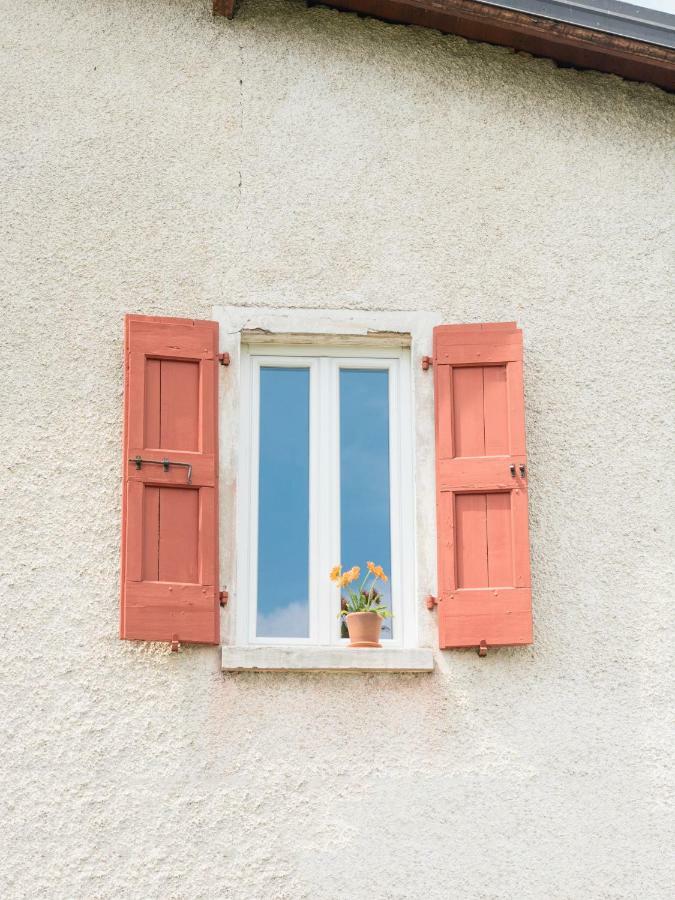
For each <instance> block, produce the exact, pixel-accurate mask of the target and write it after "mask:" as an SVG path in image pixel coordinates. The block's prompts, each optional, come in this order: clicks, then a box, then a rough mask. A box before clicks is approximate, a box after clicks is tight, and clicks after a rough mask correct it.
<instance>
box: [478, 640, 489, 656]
mask: <svg viewBox="0 0 675 900" xmlns="http://www.w3.org/2000/svg"><path fill="white" fill-rule="evenodd" d="M478 655H479V656H487V644H486V643H485V641H481V642H480V644H479V645H478Z"/></svg>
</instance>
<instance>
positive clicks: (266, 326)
mask: <svg viewBox="0 0 675 900" xmlns="http://www.w3.org/2000/svg"><path fill="white" fill-rule="evenodd" d="M213 318H214V319H215V320H216V321H218V323H219V325H220V329H219V330H220V347H219V350H220V352H226V353H229V355H230V365H229V366H228V367H227V368H224V369H223V370H222V372H223V374H222V376H221V379H220V385H219V391H220V393H219V408H220V411H219V443H220V446H219V461H220V462H219V477H220V489H219V492H220V496H219V502H220V533H221V539H220V556H221V560H220V562H221V578H222V580H223V582H224V584H223V587H225V586H226V587H227V590H228V593H229V598H230V599H229V601H228V604H227V607H226V608H225V610H224V611H223V613H222V623H221V624H222V627H221V634H222V635H223V646H222V668H223V670H224V671H246V670H251V671H255V670H258V671H352V672H358V671H371V672H372V671H380V672H422V671H431V669H432V668H433V650H432V646H433V645H434V642H435V634H436V627H435V626H436V622H435V616H432V615H431V614H430V613H429V611H428V610H427V609H426V606H425V603H424V597H425V596H426V595H427V594H429V593H434V587H435V583H436V546H435V501H434V499H433V498H434V496H435V494H434V491H435V483H434V478H435V473H434V464H435V460H434V424H433V423H434V418H433V417H434V405H433V377H432V373H431V371H429V372H424V371H422V368H421V365H420V360H421V357H422V356H425V355H429V354H430V353H431V347H432V337H433V328H434V326H436V325H439V324H441V321H442V320H441V318H440V316H439V314H438V313H429V312H416V311H412V310H405V311H400V310H391V311H381V310H377V311H367V310H345V309H326V308H322V309H316V308H293V309H289V308H279V307H260V306H257V307H245V306H215V307H214V309H213ZM243 341H247V342H248V341H251V342H256V343H265V344H274V343H277V344H284V345H288V344H293V343H314V344H322V343H324V344H329V345H330V344H332V345H345V344H354V345H359V346H373V347H381V348H384V347H387V346H396V347H402V346H407V347H410V354H411V367H412V380H411V389H412V398H411V405H412V411H413V418H414V447H413V468H414V505H415V519H416V526H417V527H416V540H415V551H414V555H415V560H414V563H415V564H414V572H415V574H414V584H415V598H416V601H415V607H416V610H417V620H418V621H417V625H418V628H417V629H416V630H417V634H418V638H417V646H414V647H403V648H392V649H385V648H383V649H382V650H364V649H355V648H349V647H322V646H295V647H280V646H263V647H261V646H245V645H243V644H242V643H241V642H238V641H237V634H238V632H237V537H236V536H237V534H239V533H242V528H241V519H240V515H239V514H238V511H237V490H236V485H237V481H238V477H239V465H240V458H239V457H240V453H239V440H240V428H241V426H240V415H241V405H240V389H241V381H240V379H241V344H242V342H243Z"/></svg>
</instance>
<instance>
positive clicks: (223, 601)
mask: <svg viewBox="0 0 675 900" xmlns="http://www.w3.org/2000/svg"><path fill="white" fill-rule="evenodd" d="M218 599H219V600H220V605H221V606H225V605H226V604H227V601H228V600H229V599H230V594H229V591H221V592H220V593H219V594H218Z"/></svg>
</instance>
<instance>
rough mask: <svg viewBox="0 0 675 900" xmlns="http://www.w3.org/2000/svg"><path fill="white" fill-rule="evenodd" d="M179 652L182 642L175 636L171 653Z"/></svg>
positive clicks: (172, 640)
mask: <svg viewBox="0 0 675 900" xmlns="http://www.w3.org/2000/svg"><path fill="white" fill-rule="evenodd" d="M179 650H180V641H179V640H178V635H177V634H174V636H173V637H172V638H171V652H172V653H178V651H179Z"/></svg>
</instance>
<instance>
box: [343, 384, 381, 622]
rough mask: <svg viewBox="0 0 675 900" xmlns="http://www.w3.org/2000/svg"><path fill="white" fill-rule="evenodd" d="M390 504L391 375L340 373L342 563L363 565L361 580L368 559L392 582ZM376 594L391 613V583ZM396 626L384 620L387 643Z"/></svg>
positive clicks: (378, 584) (349, 565)
mask: <svg viewBox="0 0 675 900" xmlns="http://www.w3.org/2000/svg"><path fill="white" fill-rule="evenodd" d="M389 504H390V501H389V372H388V371H387V370H386V369H341V370H340V547H341V552H340V560H341V562H342V564H343V565H344V566H345V568H351V567H352V566H355V565H356V566H360V567H361V574H362V577H363V574H364V573H365V572H366V571H367V569H366V562H367V561H368V560H371V561H372V562H374V563H375V565H380V566H382V568H383V569H384V571H385V573H386V574H387V575H388V576H390V577H391V520H390V514H389ZM377 589H378V590H380V591H381V592H382V593H383V601H384V604H385V605H386V606H388V607H389V608H391V582H387V583H386V584H384V585H383V584H382V582H381V581H378V582H377ZM392 624H393V623H392V620H391V619H384V620H383V622H382V637H383V638H390V637H392V636H393V629H392ZM344 636H346V633H345V631H344V629H343V637H344Z"/></svg>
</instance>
